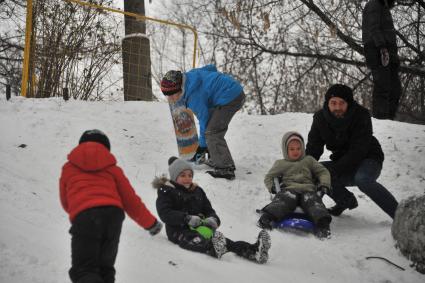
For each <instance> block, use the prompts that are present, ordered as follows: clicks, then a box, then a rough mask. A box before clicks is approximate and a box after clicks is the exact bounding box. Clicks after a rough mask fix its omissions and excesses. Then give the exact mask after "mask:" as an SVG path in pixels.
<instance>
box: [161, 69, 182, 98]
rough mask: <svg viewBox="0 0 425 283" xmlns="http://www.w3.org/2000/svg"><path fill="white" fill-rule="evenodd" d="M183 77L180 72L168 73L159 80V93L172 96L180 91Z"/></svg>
mask: <svg viewBox="0 0 425 283" xmlns="http://www.w3.org/2000/svg"><path fill="white" fill-rule="evenodd" d="M182 81H183V75H182V72H180V71H173V70H172V71H168V72H167V73H166V74H165V76H164V77H163V78H162V80H161V91H162V93H163V94H164V95H167V96H168V95H173V94H175V93H177V92H179V91H181V90H182Z"/></svg>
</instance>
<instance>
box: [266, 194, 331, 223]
mask: <svg viewBox="0 0 425 283" xmlns="http://www.w3.org/2000/svg"><path fill="white" fill-rule="evenodd" d="M297 206H300V207H301V208H302V209H303V210H304V213H306V215H307V216H308V217H309V219H311V220H312V221H313V223H314V224H315V225H316V227H318V226H323V225H326V224H329V223H330V222H331V220H332V217H331V216H330V214H329V212H328V210H327V209H326V207H325V205H324V204H323V202H322V199H321V198H320V197H319V196H318V195H317V194H316V193H315V192H305V193H293V192H290V191H286V190H282V191H280V192H279V193H277V194H276V196H275V197H274V198H273V200H272V202H271V203H270V204H268V205H266V206H265V207H264V208H263V209H262V210H263V211H264V212H266V213H268V214H269V215H271V216H272V217H273V220H274V221H281V220H283V219H284V218H285V217H287V216H288V215H289V214H290V213H291V212H294V211H295V209H296V208H297Z"/></svg>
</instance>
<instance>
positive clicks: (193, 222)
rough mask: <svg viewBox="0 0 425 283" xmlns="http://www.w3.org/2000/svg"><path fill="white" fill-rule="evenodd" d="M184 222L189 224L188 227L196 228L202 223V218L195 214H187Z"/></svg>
mask: <svg viewBox="0 0 425 283" xmlns="http://www.w3.org/2000/svg"><path fill="white" fill-rule="evenodd" d="M185 222H186V223H187V225H189V226H190V227H193V228H196V227H198V226H200V225H202V219H201V217H199V216H197V215H187V216H186V217H185Z"/></svg>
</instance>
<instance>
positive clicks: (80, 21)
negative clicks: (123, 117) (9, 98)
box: [21, 0, 198, 100]
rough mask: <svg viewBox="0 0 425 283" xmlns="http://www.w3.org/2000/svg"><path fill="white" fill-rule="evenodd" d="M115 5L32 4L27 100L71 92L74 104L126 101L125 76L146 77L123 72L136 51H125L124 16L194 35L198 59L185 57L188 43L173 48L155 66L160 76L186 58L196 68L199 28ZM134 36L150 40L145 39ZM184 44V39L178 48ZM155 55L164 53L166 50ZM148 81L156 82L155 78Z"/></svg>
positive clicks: (100, 0)
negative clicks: (120, 99)
mask: <svg viewBox="0 0 425 283" xmlns="http://www.w3.org/2000/svg"><path fill="white" fill-rule="evenodd" d="M111 3H112V1H110V0H96V1H90V3H88V2H84V1H79V0H62V1H58V0H28V9H27V25H26V38H25V52H24V64H23V73H22V85H21V95H22V96H27V97H52V96H63V94H64V93H65V92H64V89H67V92H66V93H67V96H68V97H69V98H75V99H84V100H96V99H104V98H105V97H109V98H112V99H114V98H117V99H119V98H120V97H123V73H126V72H128V73H131V74H132V75H133V76H132V77H134V78H136V79H138V78H141V77H143V76H145V77H146V75H143V74H141V73H140V68H139V66H138V65H137V64H131V65H129V67H128V68H127V67H124V68H123V57H126V55H131V53H132V52H134V50H131V46H130V48H129V49H128V48H126V49H125V50H123V48H122V43H123V40H124V39H125V38H126V37H128V36H125V34H124V24H123V23H124V16H128V17H132V18H133V19H134V20H135V21H150V22H153V23H156V24H161V25H167V26H171V27H174V28H178V29H181V30H189V31H190V32H191V33H193V54H192V55H189V54H188V53H186V49H185V44H184V43H183V44H182V45H184V46H180V45H178V44H176V42H168V47H167V49H166V50H163V52H162V53H164V54H165V55H162V54H161V55H160V56H164V57H161V60H160V61H158V60H155V62H154V64H156V65H158V64H159V65H161V67H160V68H155V69H156V70H159V72H161V71H163V70H165V69H166V68H172V67H174V66H173V62H179V60H180V59H179V58H178V57H181V56H184V57H191V58H192V60H186V61H187V62H192V64H191V66H190V67H195V66H196V57H197V48H198V47H197V40H198V35H197V32H196V30H195V28H193V27H191V26H188V25H184V24H178V23H174V22H170V21H165V20H160V19H155V18H151V17H146V16H143V15H139V14H134V13H129V12H124V11H122V10H119V9H115V8H112V7H110V5H111ZM158 34H159V35H161V34H160V33H158ZM132 36H137V37H139V38H143V37H146V35H143V34H137V35H132ZM154 36H156V35H154ZM185 40H186V37H185V34H183V36H182V40H181V41H179V43H180V42H184V41H185ZM179 50H180V51H179ZM181 50H183V51H181ZM167 51H170V52H167ZM156 52H157V53H158V52H159V53H161V50H159V51H158V50H156ZM130 60H131V59H130ZM149 64H150V62H149ZM174 68H177V66H176V67H174ZM148 77H149V78H148V79H149V80H151V77H150V74H148ZM129 83H131V81H130V82H129ZM149 83H150V82H149Z"/></svg>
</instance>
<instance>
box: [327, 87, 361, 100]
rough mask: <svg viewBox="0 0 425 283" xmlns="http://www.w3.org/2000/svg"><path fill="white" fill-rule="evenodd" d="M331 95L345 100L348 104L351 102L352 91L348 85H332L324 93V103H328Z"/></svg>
mask: <svg viewBox="0 0 425 283" xmlns="http://www.w3.org/2000/svg"><path fill="white" fill-rule="evenodd" d="M332 97H339V98H342V99H344V100H345V102H347V103H348V104H349V105H350V104H351V103H353V101H354V100H353V91H352V90H351V88H350V87H348V86H346V85H342V84H334V85H332V86H331V87H330V88H329V89H328V91H327V92H326V94H325V105H328V102H329V100H330V99H331V98H332Z"/></svg>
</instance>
